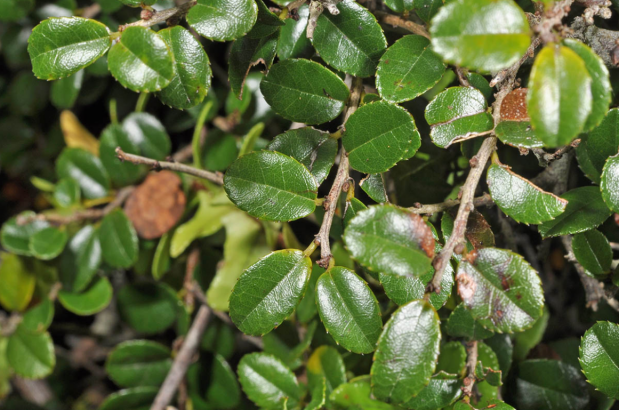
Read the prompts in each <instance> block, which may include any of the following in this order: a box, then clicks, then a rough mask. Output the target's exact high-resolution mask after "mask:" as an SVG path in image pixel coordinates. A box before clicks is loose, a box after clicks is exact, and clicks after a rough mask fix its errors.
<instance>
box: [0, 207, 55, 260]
mask: <svg viewBox="0 0 619 410" xmlns="http://www.w3.org/2000/svg"><path fill="white" fill-rule="evenodd" d="M32 216H34V212H32V211H26V212H22V213H21V214H19V216H16V217H13V218H11V219H9V220H8V221H6V222H5V223H4V224H3V225H2V231H1V232H0V238H1V239H2V246H3V247H4V248H5V249H6V250H7V251H10V252H13V253H16V254H18V255H24V256H30V255H31V253H30V246H29V245H30V238H31V237H32V236H34V235H35V234H36V233H37V232H40V231H42V230H44V229H46V228H47V227H49V223H47V222H46V221H38V220H36V219H35V220H34V221H32V222H30V223H27V224H25V225H20V224H18V223H17V219H18V218H30V217H32Z"/></svg>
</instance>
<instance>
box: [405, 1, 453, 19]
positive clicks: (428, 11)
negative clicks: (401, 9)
mask: <svg viewBox="0 0 619 410" xmlns="http://www.w3.org/2000/svg"><path fill="white" fill-rule="evenodd" d="M396 1H398V0H396ZM403 1H407V0H403ZM444 3H445V0H413V7H414V9H415V13H417V15H418V16H419V18H421V19H422V20H423V21H425V22H426V23H427V22H429V21H430V20H431V19H432V17H434V16H435V15H436V13H438V10H439V9H440V8H441V7H443V4H444Z"/></svg>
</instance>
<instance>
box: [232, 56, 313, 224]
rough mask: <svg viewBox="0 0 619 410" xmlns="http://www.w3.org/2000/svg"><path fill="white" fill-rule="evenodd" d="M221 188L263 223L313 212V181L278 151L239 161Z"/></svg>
mask: <svg viewBox="0 0 619 410" xmlns="http://www.w3.org/2000/svg"><path fill="white" fill-rule="evenodd" d="M288 61H290V60H288ZM258 170H259V172H258ZM224 188H225V189H226V193H227V194H228V198H230V200H231V201H232V202H233V203H234V204H235V205H236V206H237V207H239V208H240V209H242V210H244V211H246V212H247V213H249V214H250V215H252V216H254V217H256V218H259V219H263V220H268V221H292V220H295V219H299V218H302V217H304V216H307V215H309V214H311V213H312V212H314V209H316V203H315V202H314V200H315V199H316V196H317V190H318V185H317V184H316V180H315V179H314V177H313V176H312V174H310V173H309V171H308V170H307V168H305V167H304V166H303V165H302V164H300V163H299V162H298V161H296V160H295V159H294V158H291V157H289V156H287V155H284V154H280V153H278V152H273V151H260V152H252V153H250V154H247V155H245V156H243V157H241V158H239V159H238V160H236V161H235V162H234V163H233V164H232V165H231V166H230V168H229V169H228V172H226V176H225V178H224Z"/></svg>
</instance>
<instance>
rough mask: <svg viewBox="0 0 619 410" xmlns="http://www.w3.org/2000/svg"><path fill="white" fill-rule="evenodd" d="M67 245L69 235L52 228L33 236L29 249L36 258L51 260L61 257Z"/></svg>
mask: <svg viewBox="0 0 619 410" xmlns="http://www.w3.org/2000/svg"><path fill="white" fill-rule="evenodd" d="M66 243H67V233H66V232H65V231H64V230H60V229H56V228H54V227H51V226H50V227H49V228H45V229H43V230H42V231H39V232H37V233H35V234H34V235H32V236H31V237H30V242H29V243H28V248H29V249H30V253H32V256H34V257H35V258H37V259H42V260H50V259H54V258H55V257H56V256H58V255H60V253H61V252H62V250H63V249H64V246H65V244H66Z"/></svg>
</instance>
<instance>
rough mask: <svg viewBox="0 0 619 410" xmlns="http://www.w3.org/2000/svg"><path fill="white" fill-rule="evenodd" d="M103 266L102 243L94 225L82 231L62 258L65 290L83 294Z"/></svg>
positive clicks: (74, 237)
mask: <svg viewBox="0 0 619 410" xmlns="http://www.w3.org/2000/svg"><path fill="white" fill-rule="evenodd" d="M100 264H101V242H99V235H98V232H97V231H96V230H95V228H94V227H93V226H92V225H86V226H84V227H83V228H82V229H80V230H79V231H78V232H77V233H76V234H75V236H73V238H71V240H70V241H69V246H67V248H66V250H65V252H64V253H63V254H62V257H61V258H60V281H61V282H62V287H63V289H64V290H66V291H69V292H81V291H82V290H84V289H85V288H86V286H88V284H89V283H90V281H91V280H92V278H93V277H94V276H95V274H96V273H97V269H98V268H99V265H100Z"/></svg>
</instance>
